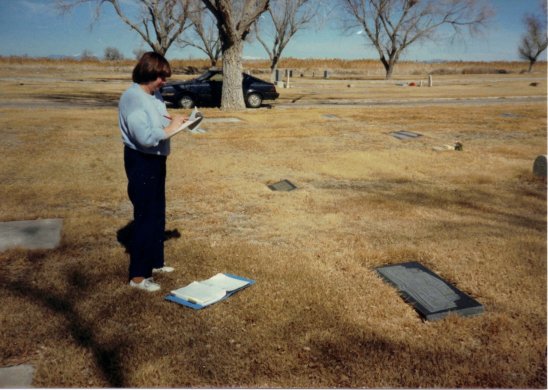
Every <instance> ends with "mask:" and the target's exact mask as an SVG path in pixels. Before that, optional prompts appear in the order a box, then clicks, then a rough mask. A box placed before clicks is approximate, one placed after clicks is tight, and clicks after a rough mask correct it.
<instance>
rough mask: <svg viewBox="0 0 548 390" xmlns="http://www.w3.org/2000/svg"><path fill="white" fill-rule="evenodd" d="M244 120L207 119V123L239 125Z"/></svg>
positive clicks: (205, 120)
mask: <svg viewBox="0 0 548 390" xmlns="http://www.w3.org/2000/svg"><path fill="white" fill-rule="evenodd" d="M241 121H242V120H241V119H239V118H205V119H204V122H205V123H238V122H241Z"/></svg>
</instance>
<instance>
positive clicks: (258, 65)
mask: <svg viewBox="0 0 548 390" xmlns="http://www.w3.org/2000/svg"><path fill="white" fill-rule="evenodd" d="M0 64H5V65H22V64H29V65H49V66H63V65H88V66H104V67H109V66H115V67H122V68H125V67H128V68H131V67H132V66H133V65H134V64H135V60H129V59H123V60H111V61H109V60H104V59H97V58H86V59H77V58H70V57H66V58H65V57H64V58H47V57H44V58H40V57H26V56H0ZM170 64H171V66H172V68H173V70H174V72H176V73H185V74H195V73H201V72H203V71H204V70H205V69H208V68H209V67H210V62H209V60H206V59H172V60H170ZM269 65H270V63H269V61H268V60H256V59H254V60H245V59H244V60H243V66H244V69H245V70H246V71H248V72H251V73H257V74H267V73H269V72H270V70H269ZM527 68H528V62H526V61H485V62H481V61H438V62H434V61H432V62H421V61H401V62H399V63H398V67H397V68H396V72H395V74H396V75H397V74H399V75H422V74H433V75H450V74H504V73H522V72H525V71H527ZM279 69H280V70H285V69H291V70H293V77H299V76H304V77H321V76H323V74H324V72H325V71H327V72H328V73H330V75H332V76H333V77H348V78H352V75H353V74H359V75H360V76H364V75H365V76H379V75H384V73H385V71H384V69H383V67H382V64H381V63H380V62H379V61H377V60H371V59H355V60H345V59H340V58H304V59H302V58H284V59H282V60H280V64H279ZM546 70H547V66H546V61H540V62H538V63H537V64H536V66H535V68H534V71H535V73H546Z"/></svg>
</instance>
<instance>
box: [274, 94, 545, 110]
mask: <svg viewBox="0 0 548 390" xmlns="http://www.w3.org/2000/svg"><path fill="white" fill-rule="evenodd" d="M543 102H544V103H546V96H540V95H539V96H511V97H487V98H486V97H471V98H434V99H397V100H396V99H384V100H371V99H338V100H318V101H307V100H299V101H297V102H295V103H276V102H274V103H272V107H276V108H296V107H302V108H317V107H355V106H361V107H374V106H410V107H420V106H438V105H474V106H475V105H491V104H523V103H543Z"/></svg>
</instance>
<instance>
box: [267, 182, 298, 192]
mask: <svg viewBox="0 0 548 390" xmlns="http://www.w3.org/2000/svg"><path fill="white" fill-rule="evenodd" d="M268 188H270V189H271V190H272V191H293V190H294V189H296V188H297V186H296V185H295V184H293V183H291V182H290V181H289V180H282V181H279V182H277V183H274V184H269V185H268Z"/></svg>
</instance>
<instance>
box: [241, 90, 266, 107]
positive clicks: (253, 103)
mask: <svg viewBox="0 0 548 390" xmlns="http://www.w3.org/2000/svg"><path fill="white" fill-rule="evenodd" d="M245 103H246V104H247V106H248V107H251V108H259V107H261V104H263V98H262V97H261V95H259V94H258V93H250V94H249V95H247V97H246V98H245Z"/></svg>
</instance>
